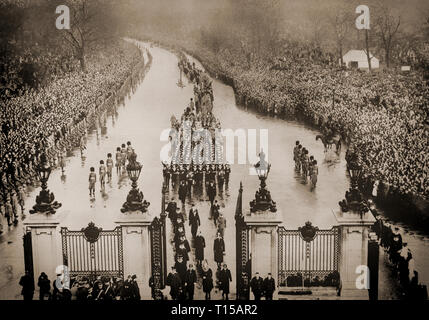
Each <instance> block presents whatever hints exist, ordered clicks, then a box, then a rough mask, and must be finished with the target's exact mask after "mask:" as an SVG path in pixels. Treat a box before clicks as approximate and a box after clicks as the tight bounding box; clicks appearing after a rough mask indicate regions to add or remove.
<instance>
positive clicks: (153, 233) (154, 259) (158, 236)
mask: <svg viewBox="0 0 429 320" xmlns="http://www.w3.org/2000/svg"><path fill="white" fill-rule="evenodd" d="M150 245H151V263H152V278H151V281H150V283H151V287H152V298H153V299H154V300H162V299H163V295H162V291H161V289H162V288H164V287H165V286H164V277H163V263H162V260H163V224H162V221H161V220H160V219H159V218H158V217H155V218H154V219H153V221H152V223H151V225H150Z"/></svg>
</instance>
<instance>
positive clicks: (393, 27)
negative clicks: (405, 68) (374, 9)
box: [375, 6, 401, 68]
mask: <svg viewBox="0 0 429 320" xmlns="http://www.w3.org/2000/svg"><path fill="white" fill-rule="evenodd" d="M375 22H376V28H377V34H378V36H379V38H380V40H381V44H382V47H383V50H384V58H385V61H386V67H387V68H389V67H390V59H391V55H392V48H393V44H394V41H395V36H396V35H397V33H398V30H399V26H400V25H401V17H400V16H398V17H395V16H393V14H392V13H391V11H390V9H389V8H388V7H386V6H383V7H380V8H379V10H378V14H377V16H376V19H375Z"/></svg>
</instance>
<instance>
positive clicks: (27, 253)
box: [22, 230, 34, 281]
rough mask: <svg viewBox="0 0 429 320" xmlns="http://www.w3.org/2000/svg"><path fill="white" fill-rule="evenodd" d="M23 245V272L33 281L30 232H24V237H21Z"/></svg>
mask: <svg viewBox="0 0 429 320" xmlns="http://www.w3.org/2000/svg"><path fill="white" fill-rule="evenodd" d="M22 239H23V243H24V265H25V271H28V274H29V275H30V276H31V278H32V279H33V281H34V268H33V245H32V240H31V231H29V230H26V232H25V233H24V236H23V237H22Z"/></svg>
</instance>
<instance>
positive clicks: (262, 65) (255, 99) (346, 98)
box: [160, 37, 429, 199]
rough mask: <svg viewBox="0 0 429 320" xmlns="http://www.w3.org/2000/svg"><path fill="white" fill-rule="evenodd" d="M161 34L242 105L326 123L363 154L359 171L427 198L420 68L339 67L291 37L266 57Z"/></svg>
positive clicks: (428, 121)
mask: <svg viewBox="0 0 429 320" xmlns="http://www.w3.org/2000/svg"><path fill="white" fill-rule="evenodd" d="M160 40H161V41H163V42H165V43H169V44H172V45H175V46H179V47H184V48H186V49H187V50H188V51H189V52H191V53H192V54H193V55H194V56H196V57H197V58H198V59H199V60H200V61H201V62H203V64H204V65H205V66H206V68H207V69H208V70H209V71H211V73H213V74H214V75H216V76H218V77H219V78H222V80H225V81H227V82H229V83H230V84H231V85H233V86H234V89H235V92H236V95H237V97H238V100H239V102H240V103H242V104H244V105H246V106H247V107H252V108H255V109H256V110H257V111H259V112H261V113H265V114H270V115H273V116H277V117H284V118H293V119H296V118H301V119H302V118H305V120H307V121H308V122H310V123H311V124H313V125H316V126H318V127H319V128H323V127H326V125H329V126H333V127H332V128H329V129H330V130H333V131H336V132H338V133H339V134H341V135H342V136H343V138H344V139H345V140H346V141H347V142H348V143H349V144H352V145H354V146H355V148H356V150H357V151H358V152H360V153H361V154H362V160H363V163H362V164H363V173H364V176H365V177H366V178H368V179H370V180H372V181H376V180H379V181H381V182H382V183H383V185H384V186H387V189H392V190H395V192H399V193H401V194H403V195H417V196H419V197H421V198H425V199H427V198H428V196H429V181H428V180H429V177H428V175H429V158H428V157H429V156H428V152H427V149H428V146H429V130H428V125H429V118H428V113H429V103H428V102H429V98H428V97H429V87H428V86H427V84H426V83H425V82H424V80H423V78H422V75H421V74H418V73H408V74H400V73H397V72H395V71H386V70H384V71H380V72H372V73H367V72H361V71H359V70H346V69H342V68H339V67H335V66H334V65H333V64H332V63H329V59H326V58H324V57H323V55H322V56H321V55H320V54H319V53H318V52H317V51H315V52H313V51H311V50H310V49H308V48H307V49H306V50H302V48H301V47H300V46H299V45H297V44H295V45H291V46H289V47H287V48H284V50H283V51H284V53H283V54H282V55H281V56H278V57H276V58H270V59H267V58H265V57H258V56H256V55H245V54H243V52H242V51H241V50H240V49H239V48H237V49H225V48H224V49H221V50H220V51H219V52H217V53H214V52H212V51H210V50H208V49H206V48H204V47H202V46H201V45H198V44H195V43H194V42H191V41H187V40H183V41H182V40H180V41H179V40H178V41H172V40H171V39H168V38H165V39H163V38H162V37H161V38H160ZM331 60H332V59H331ZM327 61H328V62H327Z"/></svg>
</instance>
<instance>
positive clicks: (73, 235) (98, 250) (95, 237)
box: [61, 222, 124, 279]
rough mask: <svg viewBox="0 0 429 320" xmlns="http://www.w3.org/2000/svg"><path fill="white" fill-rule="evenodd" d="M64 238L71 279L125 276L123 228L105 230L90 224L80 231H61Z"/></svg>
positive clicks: (64, 254)
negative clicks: (76, 277)
mask: <svg viewBox="0 0 429 320" xmlns="http://www.w3.org/2000/svg"><path fill="white" fill-rule="evenodd" d="M61 236H62V247H63V263H64V265H66V266H67V267H68V271H69V274H70V277H75V276H87V277H90V278H91V279H93V278H95V277H97V276H111V277H121V278H123V277H124V250H123V242H122V227H116V228H115V229H114V230H106V231H104V230H102V229H101V228H97V227H96V226H95V225H94V223H93V222H91V223H89V224H88V226H87V227H86V228H83V229H82V230H81V231H70V230H68V228H61Z"/></svg>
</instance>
